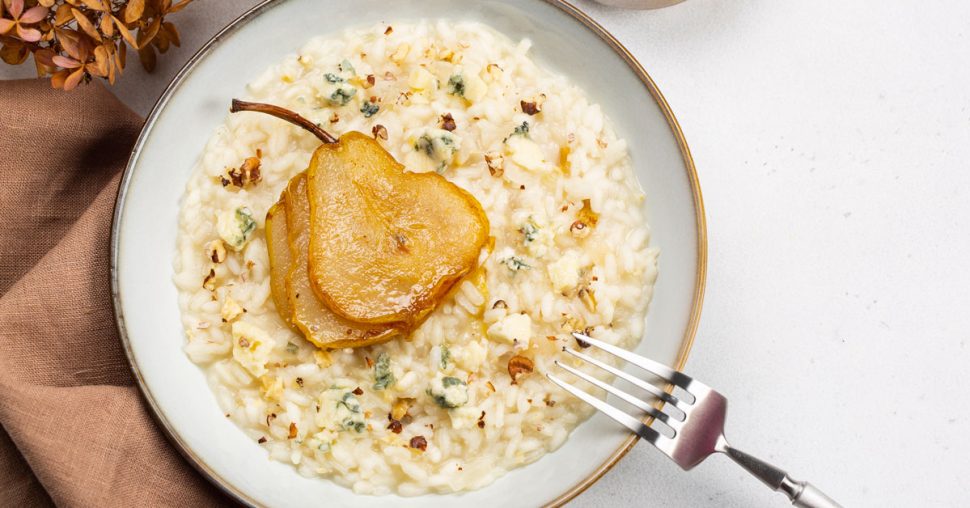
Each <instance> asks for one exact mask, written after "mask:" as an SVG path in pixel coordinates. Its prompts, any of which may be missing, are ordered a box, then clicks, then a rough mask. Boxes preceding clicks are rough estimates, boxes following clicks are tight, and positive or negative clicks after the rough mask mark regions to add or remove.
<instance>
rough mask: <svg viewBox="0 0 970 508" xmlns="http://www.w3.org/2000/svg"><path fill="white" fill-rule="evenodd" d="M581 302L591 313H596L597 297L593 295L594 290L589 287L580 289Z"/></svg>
mask: <svg viewBox="0 0 970 508" xmlns="http://www.w3.org/2000/svg"><path fill="white" fill-rule="evenodd" d="M578 295H579V301H581V302H583V305H585V306H586V308H587V309H588V310H589V311H590V312H596V295H594V294H593V289H592V288H590V287H589V286H583V287H581V288H579V293H578Z"/></svg>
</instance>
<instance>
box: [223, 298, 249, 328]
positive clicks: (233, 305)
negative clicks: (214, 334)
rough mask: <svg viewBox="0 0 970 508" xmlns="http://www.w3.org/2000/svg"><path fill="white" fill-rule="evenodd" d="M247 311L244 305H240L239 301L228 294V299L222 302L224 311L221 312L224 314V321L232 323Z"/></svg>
mask: <svg viewBox="0 0 970 508" xmlns="http://www.w3.org/2000/svg"><path fill="white" fill-rule="evenodd" d="M245 312H246V309H244V308H243V307H242V305H239V303H237V302H236V301H235V300H233V299H232V297H231V296H226V301H225V302H224V303H223V304H222V311H221V313H220V314H221V315H222V322H223V323H231V322H233V321H235V319H236V318H238V317H239V316H241V315H243V313H245Z"/></svg>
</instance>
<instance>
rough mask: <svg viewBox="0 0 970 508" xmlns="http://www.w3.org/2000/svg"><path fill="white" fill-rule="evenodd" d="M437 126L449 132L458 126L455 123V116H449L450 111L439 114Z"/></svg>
mask: <svg viewBox="0 0 970 508" xmlns="http://www.w3.org/2000/svg"><path fill="white" fill-rule="evenodd" d="M438 127H440V128H442V129H444V130H446V131H448V132H451V131H453V130H455V129H457V128H458V126H457V125H456V124H455V118H454V117H453V116H451V113H445V114H443V115H441V120H440V121H439V122H438Z"/></svg>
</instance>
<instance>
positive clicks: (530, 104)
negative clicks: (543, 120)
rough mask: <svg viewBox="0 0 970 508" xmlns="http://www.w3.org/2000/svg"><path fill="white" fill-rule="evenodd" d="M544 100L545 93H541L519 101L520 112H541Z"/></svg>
mask: <svg viewBox="0 0 970 508" xmlns="http://www.w3.org/2000/svg"><path fill="white" fill-rule="evenodd" d="M545 101H546V94H544V93H541V94H539V95H536V96H535V97H533V98H532V99H529V100H527V101H526V100H522V101H519V105H520V106H522V112H523V113H525V114H527V115H530V116H534V115H537V114H539V113H541V112H542V104H543V103H544V102H545Z"/></svg>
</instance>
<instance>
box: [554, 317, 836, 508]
mask: <svg viewBox="0 0 970 508" xmlns="http://www.w3.org/2000/svg"><path fill="white" fill-rule="evenodd" d="M573 336H574V337H576V340H578V341H579V344H580V345H581V346H583V347H587V344H588V345H589V346H593V347H596V348H599V349H602V350H603V351H606V352H607V353H610V354H612V355H614V356H617V357H619V358H621V359H623V360H626V361H627V362H630V363H632V364H633V365H636V366H637V367H640V368H641V369H644V370H646V371H648V372H650V373H652V374H653V375H655V376H657V377H658V378H660V379H662V380H663V381H666V382H667V383H670V384H672V385H674V386H676V387H678V388H680V389H681V390H682V393H683V394H686V397H680V396H675V395H673V394H671V393H667V392H666V391H664V390H661V389H660V388H658V387H657V386H654V385H653V384H651V383H648V382H646V381H644V380H642V379H640V378H638V377H634V376H632V375H630V374H627V373H626V372H623V371H621V370H619V369H616V368H614V367H612V366H610V365H607V364H605V363H603V362H601V361H599V360H597V359H595V358H592V357H590V356H589V355H586V354H583V353H580V352H579V351H576V350H575V349H571V348H563V351H565V352H567V353H569V354H570V355H572V356H575V357H576V358H579V359H580V360H582V361H584V362H586V363H589V364H592V365H595V366H596V367H599V368H601V369H603V370H605V371H607V372H609V373H611V374H613V375H615V376H617V377H620V378H623V379H625V380H627V381H629V382H630V383H632V384H633V385H634V386H636V387H638V388H641V389H643V390H645V391H647V392H649V393H651V394H653V395H654V396H655V397H657V398H658V399H660V400H661V401H663V403H664V404H663V406H662V408H661V409H657V408H655V407H654V406H653V405H651V404H650V403H649V402H646V401H644V400H641V399H640V398H637V397H635V396H633V395H630V394H629V393H626V392H624V391H622V390H620V389H618V388H616V387H614V386H612V385H610V384H607V383H604V382H603V381H600V380H599V379H596V378H594V377H592V376H589V375H587V374H585V373H583V372H581V371H579V370H576V369H574V368H572V367H570V366H568V365H565V364H563V363H561V362H559V361H558V360H557V361H556V365H558V366H560V367H562V368H563V369H565V370H566V371H568V372H570V373H572V374H573V375H575V376H577V377H579V378H581V379H583V380H585V381H587V382H589V383H591V384H593V385H594V386H596V387H598V388H602V389H603V390H606V391H607V392H609V393H612V394H613V395H616V396H617V397H619V398H620V399H621V400H623V401H624V402H626V403H628V404H630V405H632V406H634V407H636V408H638V409H640V410H641V411H643V412H645V413H646V414H648V415H650V416H652V417H653V420H652V421H651V422H650V424H649V425H648V424H645V423H643V422H642V421H640V419H638V418H634V417H633V416H631V415H629V414H627V413H626V412H625V411H623V410H620V409H617V408H615V407H613V406H612V405H610V404H608V403H607V402H606V401H604V400H600V399H598V398H596V397H594V396H592V395H590V394H588V393H586V392H585V391H583V390H580V389H578V388H576V387H574V386H572V385H570V384H569V383H566V382H565V381H563V380H561V379H559V378H558V377H556V376H554V375H552V374H549V373H546V377H547V378H549V380H551V381H552V382H553V383H556V384H557V385H559V386H561V387H562V388H563V389H565V390H566V391H568V392H569V393H572V394H573V395H575V396H577V397H579V398H580V399H583V400H584V401H585V402H587V403H588V404H590V405H592V406H593V407H595V408H596V409H598V410H600V411H601V412H603V413H605V414H606V415H607V416H609V417H610V418H612V419H614V420H616V421H617V422H619V423H621V424H622V425H624V426H626V427H627V428H628V429H630V430H632V431H633V432H634V433H635V434H637V435H638V436H640V437H641V438H643V439H644V440H645V441H647V442H648V443H650V444H652V445H654V446H656V447H657V448H658V449H659V450H660V451H662V452H663V453H665V454H666V455H667V456H668V457H670V458H671V459H673V461H674V462H676V463H677V465H678V466H680V467H681V468H683V469H684V470H689V469H691V468H693V467H694V466H696V465H697V464H700V463H701V462H702V461H703V460H704V459H706V458H707V457H708V456H709V455H712V454H714V453H723V454H725V455H727V456H728V457H730V458H731V459H732V460H734V462H737V463H738V465H740V466H741V467H743V468H744V469H745V470H747V471H748V472H749V473H751V474H752V475H754V476H755V477H756V478H758V479H759V480H761V481H763V482H764V483H765V484H766V485H768V486H769V487H771V488H772V490H775V491H781V492H783V493H784V494H785V495H786V496H788V499H790V500H791V502H792V504H793V505H795V506H800V507H806V508H841V506H840V505H839V504H838V503H836V502H835V501H834V500H832V498H830V497H828V496H827V495H825V494H824V493H823V492H822V491H821V490H819V489H817V488H816V487H814V486H813V485H812V484H810V483H808V482H803V481H797V480H794V479H792V478H791V477H790V476H788V473H786V472H785V471H783V470H781V469H778V468H777V467H775V466H772V465H771V464H768V463H767V462H765V461H763V460H760V459H757V458H755V457H752V456H751V455H748V454H747V453H744V452H742V451H741V450H738V449H737V448H734V447H732V446H731V445H729V444H728V442H727V439H725V438H724V419H725V417H726V416H727V399H726V398H724V396H723V395H721V394H720V393H718V392H716V391H714V390H713V389H712V388H711V387H710V386H707V385H705V384H704V383H701V382H699V381H695V380H694V379H693V378H691V377H690V376H688V375H686V374H684V373H682V372H678V371H676V370H673V369H671V368H669V367H667V366H665V365H662V364H660V363H657V362H655V361H653V360H650V359H648V358H644V357H642V356H639V355H636V354H633V353H631V352H629V351H627V350H625V349H621V348H618V347H616V346H613V345H610V344H606V343H605V342H602V341H599V340H596V339H594V338H592V337H589V336H588V335H584V334H581V333H573ZM670 408H675V409H676V411H671V410H670Z"/></svg>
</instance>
